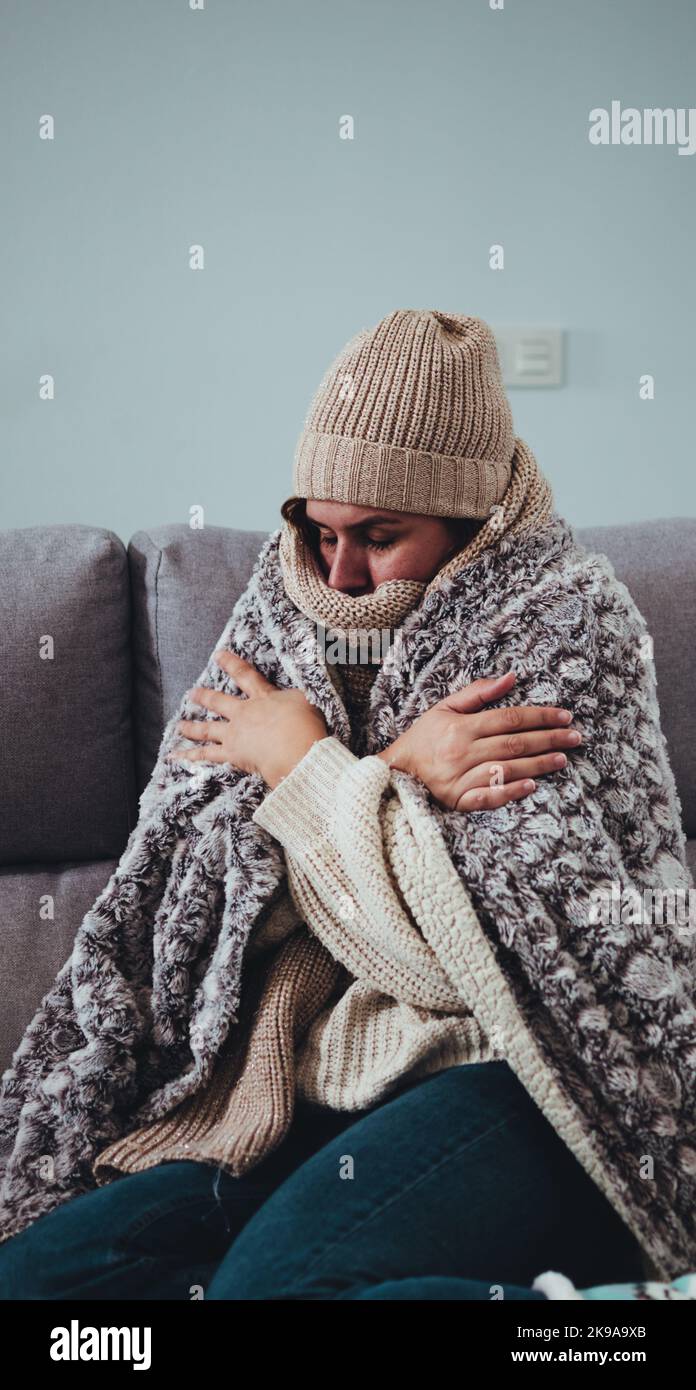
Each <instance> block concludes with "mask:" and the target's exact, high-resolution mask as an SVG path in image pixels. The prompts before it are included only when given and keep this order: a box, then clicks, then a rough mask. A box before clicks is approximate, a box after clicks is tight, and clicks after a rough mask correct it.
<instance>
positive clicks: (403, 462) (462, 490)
mask: <svg viewBox="0 0 696 1390" xmlns="http://www.w3.org/2000/svg"><path fill="white" fill-rule="evenodd" d="M511 472H512V461H510V462H503V461H497V460H495V459H475V458H465V459H462V458H461V457H451V456H449V455H447V454H431V453H424V452H421V451H420V450H417V449H399V448H397V447H395V446H394V445H391V444H375V443H372V442H371V441H369V440H365V439H356V438H349V437H346V436H342V435H335V434H322V433H320V432H319V431H317V430H305V431H304V432H303V434H302V435H301V436H300V439H299V440H298V444H297V449H296V452H295V460H294V470H293V487H294V491H295V495H296V496H297V497H306V498H315V499H316V500H317V501H322V500H323V501H332V502H352V503H354V504H355V505H357V506H363V507H386V508H387V509H389V510H391V511H395V512H417V513H420V514H421V515H426V516H430V515H433V516H451V517H487V516H488V515H489V514H490V510H491V507H492V506H494V505H495V504H496V503H497V502H500V500H501V498H502V497H503V496H504V494H505V492H506V490H507V486H508V483H509V481H510V476H511Z"/></svg>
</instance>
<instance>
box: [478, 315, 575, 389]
mask: <svg viewBox="0 0 696 1390" xmlns="http://www.w3.org/2000/svg"><path fill="white" fill-rule="evenodd" d="M491 327H492V328H493V333H494V335H495V341H496V344H497V347H498V355H499V357H500V369H501V371H502V374H503V383H504V385H505V386H560V385H561V382H562V377H563V332H562V330H561V329H560V328H538V327H536V326H535V325H527V324H525V325H522V326H520V325H517V324H515V325H510V326H508V325H502V326H500V327H497V326H495V325H493V324H492V325H491Z"/></svg>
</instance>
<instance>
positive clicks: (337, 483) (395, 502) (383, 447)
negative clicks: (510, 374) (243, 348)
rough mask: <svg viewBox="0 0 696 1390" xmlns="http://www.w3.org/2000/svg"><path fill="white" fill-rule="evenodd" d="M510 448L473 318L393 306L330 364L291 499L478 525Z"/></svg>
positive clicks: (499, 489) (301, 448) (498, 493)
mask: <svg viewBox="0 0 696 1390" xmlns="http://www.w3.org/2000/svg"><path fill="white" fill-rule="evenodd" d="M515 446H516V440H515V435H514V430H513V423H512V414H511V411H510V406H509V404H508V401H507V397H506V395H505V391H504V389H503V384H502V380H501V375H500V363H499V360H498V352H497V348H496V343H495V338H494V336H493V333H492V332H491V329H490V328H489V326H488V324H487V323H484V321H483V319H478V318H471V317H468V316H465V315H463V314H445V313H441V312H440V311H439V310H437V309H396V310H394V312H393V313H391V314H387V316H386V318H383V319H382V320H381V321H380V322H379V323H378V324H377V326H376V328H372V329H363V330H362V332H360V333H358V334H356V335H355V337H353V338H351V340H350V342H348V343H347V344H346V346H345V347H344V348H343V349H342V350H341V352H339V354H338V356H337V357H336V358H335V359H334V361H333V362H332V363H331V365H330V367H329V368H328V369H327V371H326V373H325V374H324V377H323V379H322V381H321V384H320V386H319V389H318V391H317V393H316V395H315V397H314V399H313V401H312V403H311V406H310V408H309V411H308V413H307V417H306V420H305V424H304V428H303V431H302V433H301V435H300V437H299V439H298V441H297V446H296V450H295V458H294V470H293V487H294V492H295V494H296V495H297V496H299V497H306V498H316V499H317V500H320V499H328V500H331V501H335V502H352V503H354V504H356V505H359V506H371V507H386V508H390V509H393V510H394V511H399V512H417V513H423V514H425V515H432V516H451V517H488V516H489V515H490V511H491V507H493V506H495V505H496V504H497V503H499V502H500V501H501V499H502V498H503V496H504V494H505V491H506V489H507V486H508V483H509V482H510V477H511V471H512V462H513V456H514V454H515Z"/></svg>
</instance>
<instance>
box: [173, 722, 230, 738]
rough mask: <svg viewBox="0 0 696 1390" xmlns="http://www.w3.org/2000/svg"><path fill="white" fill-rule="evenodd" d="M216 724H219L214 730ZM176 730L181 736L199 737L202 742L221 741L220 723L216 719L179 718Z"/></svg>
mask: <svg viewBox="0 0 696 1390" xmlns="http://www.w3.org/2000/svg"><path fill="white" fill-rule="evenodd" d="M216 724H219V725H220V728H219V730H216V728H215V725H216ZM176 732H177V733H178V734H181V736H182V738H193V739H201V740H202V742H204V743H205V742H210V743H221V742H222V724H221V722H220V720H216V719H180V720H179V722H178V724H177V726H176Z"/></svg>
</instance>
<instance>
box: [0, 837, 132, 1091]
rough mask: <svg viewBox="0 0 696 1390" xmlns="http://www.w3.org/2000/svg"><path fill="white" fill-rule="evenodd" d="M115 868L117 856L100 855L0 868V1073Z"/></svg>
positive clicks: (7, 1062) (10, 1057)
mask: <svg viewBox="0 0 696 1390" xmlns="http://www.w3.org/2000/svg"><path fill="white" fill-rule="evenodd" d="M115 868H116V860H115V859H101V860H98V861H96V862H95V863H94V864H61V865H60V866H59V867H58V868H53V866H52V865H46V864H36V865H32V866H31V867H26V866H25V867H23V868H22V869H2V870H0V903H1V904H2V909H1V914H0V915H1V917H2V932H1V933H0V962H1V964H2V979H3V981H4V982H5V985H6V986H7V987H6V988H5V989H4V990H3V996H2V1007H0V1074H1V1073H2V1072H3V1071H4V1070H5V1068H6V1067H8V1066H9V1064H10V1061H11V1060H12V1054H13V1052H14V1050H15V1048H16V1047H17V1045H18V1043H19V1042H20V1040H21V1038H22V1035H23V1033H24V1030H25V1028H26V1027H27V1024H28V1023H29V1022H30V1021H31V1019H32V1018H33V1017H34V1014H35V1013H36V1010H37V1009H38V1007H39V1004H40V1003H41V1000H42V999H43V997H44V994H46V992H47V990H49V989H50V988H51V986H52V984H53V982H54V980H55V978H56V975H57V974H58V971H59V970H60V969H61V968H62V966H63V965H64V964H65V962H66V960H67V959H68V957H69V955H70V952H71V951H72V948H73V942H74V940H75V933H76V932H77V929H78V927H79V926H80V923H81V922H82V919H83V917H84V916H85V913H87V912H89V910H90V908H91V907H93V906H94V903H95V901H96V899H97V898H98V897H99V894H100V893H101V891H102V889H103V888H105V887H106V884H107V883H108V881H109V879H110V878H111V875H112V873H113V871H114V869H115Z"/></svg>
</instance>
